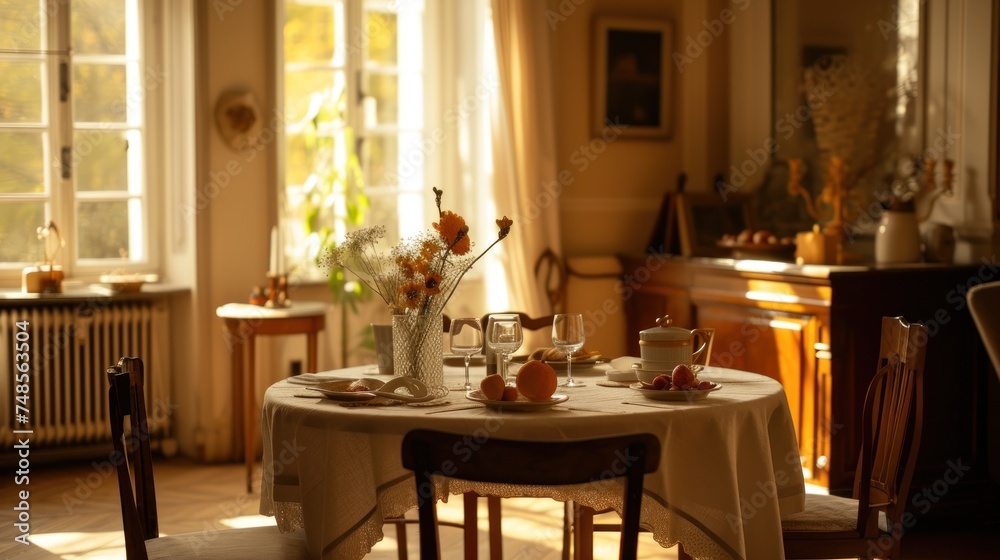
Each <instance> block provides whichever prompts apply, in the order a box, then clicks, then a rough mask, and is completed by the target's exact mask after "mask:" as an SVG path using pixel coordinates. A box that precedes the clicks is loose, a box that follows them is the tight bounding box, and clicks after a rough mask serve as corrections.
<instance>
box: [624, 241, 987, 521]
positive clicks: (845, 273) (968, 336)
mask: <svg viewBox="0 0 1000 560" xmlns="http://www.w3.org/2000/svg"><path fill="white" fill-rule="evenodd" d="M619 259H620V261H621V262H622V265H623V267H622V269H623V277H622V281H621V283H620V284H619V285H618V287H617V289H618V291H619V293H620V294H621V295H622V297H623V300H624V309H625V312H626V316H627V319H626V322H627V326H628V327H627V328H628V336H627V340H629V341H630V342H629V344H630V348H629V353H630V355H635V356H638V355H639V342H638V341H639V336H638V332H639V331H640V330H643V329H646V328H650V327H652V326H654V324H655V320H656V318H657V317H661V316H663V315H667V314H669V315H670V316H671V318H673V320H674V324H675V325H680V326H684V327H690V328H694V327H701V328H714V329H715V332H716V334H715V338H714V342H713V348H712V355H711V363H712V364H713V365H719V366H726V367H733V368H737V369H743V370H748V371H753V372H757V373H761V374H764V375H767V376H769V377H772V378H774V379H776V380H778V381H779V382H781V384H782V385H783V386H784V387H785V391H786V394H787V397H788V404H789V406H790V407H791V411H792V415H793V417H794V418H795V419H796V422H797V425H796V430H797V434H798V438H799V448H800V451H801V459H802V465H803V469H804V470H805V473H806V477H807V479H809V480H810V481H811V482H814V483H816V484H820V485H823V486H826V487H828V488H829V489H830V491H831V493H835V494H838V495H844V496H850V495H851V492H852V489H853V485H854V473H855V468H856V466H857V458H858V451H859V449H860V441H861V439H860V438H861V431H860V426H859V418H860V416H861V408H862V405H863V402H864V397H865V392H866V390H867V388H868V384H869V382H870V380H871V379H872V377H873V376H874V374H875V369H876V362H877V357H878V350H879V342H880V337H879V335H880V329H881V318H882V317H883V316H903V317H904V318H906V319H907V320H909V321H911V322H922V323H925V324H926V325H927V326H928V328H929V332H930V340H928V344H929V346H928V349H927V362H926V369H925V371H926V375H925V393H924V394H925V399H924V419H925V420H924V429H923V439H922V445H921V448H920V455H919V462H918V466H917V471H916V473H915V476H914V481H913V485H912V492H911V499H912V500H913V502H912V503H911V509H913V510H915V513H918V514H928V513H929V512H930V511H933V513H931V515H935V514H947V513H949V512H954V511H959V510H961V511H963V512H967V511H968V509H967V508H969V507H970V506H975V507H976V508H978V507H985V505H986V504H987V503H989V502H995V500H996V496H997V487H996V484H995V483H994V482H992V481H991V480H990V477H989V468H988V465H987V464H986V461H987V455H988V453H987V446H988V444H989V441H988V435H987V425H986V418H987V385H988V381H989V379H990V376H992V375H993V373H992V370H991V366H990V365H989V360H988V358H987V357H986V354H985V350H984V349H983V348H982V342H981V341H980V338H979V336H978V333H977V331H976V329H975V326H974V324H973V322H972V318H971V316H970V315H969V312H968V308H967V306H966V304H965V297H964V290H965V289H967V286H969V285H970V283H972V284H973V285H974V284H976V283H979V282H980V281H985V280H988V279H991V278H992V279H1000V271H998V270H997V269H996V268H995V265H988V264H981V265H979V266H944V265H925V264H914V265H903V266H900V265H897V266H891V267H890V266H881V267H879V266H795V265H792V264H785V263H769V262H761V261H734V260H731V259H706V258H682V257H671V256H665V255H653V254H647V255H634V256H633V255H622V256H620V257H619ZM966 467H968V470H966ZM950 471H961V472H958V474H953V473H951V472H950ZM942 481H944V482H942ZM925 491H926V492H925ZM974 509H975V508H974Z"/></svg>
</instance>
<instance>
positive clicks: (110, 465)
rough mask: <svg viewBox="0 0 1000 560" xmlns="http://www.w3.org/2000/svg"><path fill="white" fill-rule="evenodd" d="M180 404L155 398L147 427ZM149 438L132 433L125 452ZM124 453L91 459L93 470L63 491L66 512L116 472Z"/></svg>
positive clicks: (70, 511)
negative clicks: (102, 458) (97, 459)
mask: <svg viewBox="0 0 1000 560" xmlns="http://www.w3.org/2000/svg"><path fill="white" fill-rule="evenodd" d="M179 408H180V405H179V404H177V403H173V402H170V401H167V400H165V399H162V398H161V399H157V400H156V402H155V403H153V407H152V411H151V413H149V414H147V424H146V425H147V429H148V427H149V426H151V425H157V424H163V423H166V421H167V420H169V419H170V417H171V416H173V413H174V411H175V410H177V409H179ZM149 438H150V434H149V432H148V431H147V432H142V433H139V434H132V435H130V436H129V437H127V438H126V440H125V441H126V446H125V453H126V454H129V453H132V452H133V451H135V449H136V448H137V447H138V446H139V443H140V442H142V441H148V440H149ZM125 461H126V457H125V455H121V454H119V453H118V451H112V452H111V453H109V454H108V458H107V459H104V460H102V461H93V462H92V463H91V464H90V465H91V466H92V467H93V468H94V472H92V473H90V474H88V475H87V476H86V477H83V478H81V477H76V488H75V489H74V490H73V493H72V494H70V493H69V492H63V495H62V503H63V507H64V508H66V513H73V508H74V507H76V506H78V505H83V503H84V501H85V500H88V499H90V497H91V496H93V495H94V491H95V490H97V489H98V488H100V487H101V486H102V485H103V484H104V482H105V481H106V480H107V479H108V477H110V476H111V475H113V474H116V473H117V472H118V466H119V465H121V464H123V463H125Z"/></svg>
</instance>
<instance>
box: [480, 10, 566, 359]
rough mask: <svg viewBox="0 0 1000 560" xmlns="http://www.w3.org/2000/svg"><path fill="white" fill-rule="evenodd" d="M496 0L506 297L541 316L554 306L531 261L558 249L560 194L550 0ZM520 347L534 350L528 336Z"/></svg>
mask: <svg viewBox="0 0 1000 560" xmlns="http://www.w3.org/2000/svg"><path fill="white" fill-rule="evenodd" d="M491 5H492V12H493V13H492V17H493V34H494V41H495V44H496V60H497V75H498V82H499V84H498V90H497V95H496V99H495V103H494V105H493V115H492V125H493V127H492V144H493V166H494V168H493V185H494V198H495V200H496V207H497V209H498V212H499V213H501V214H502V213H507V215H508V216H509V217H510V218H511V219H513V220H514V227H513V229H512V230H511V234H510V236H509V237H508V238H507V239H506V240H504V242H503V243H502V244H501V245H503V246H504V253H503V257H504V259H505V261H506V262H505V263H504V267H503V269H504V271H503V272H504V275H505V277H506V280H507V291H508V293H509V298H510V299H509V302H508V303H509V306H510V307H511V308H514V309H517V310H520V311H524V312H525V313H528V314H529V315H532V316H537V315H544V314H547V313H548V312H549V305H548V301H547V299H546V297H545V293H544V291H543V289H542V287H541V285H540V284H539V283H538V282H537V281H536V280H535V277H534V265H535V261H536V260H537V259H538V257H539V255H541V254H542V253H543V252H544V251H545V249H546V248H551V249H552V250H553V251H555V252H556V253H557V254H561V241H560V236H559V197H560V195H561V194H562V187H560V186H559V184H558V182H557V180H556V177H557V173H558V169H557V165H556V153H555V130H554V127H555V123H554V122H553V113H554V111H553V103H554V101H553V97H554V95H553V87H552V81H553V80H552V63H551V57H550V52H551V51H550V47H549V39H550V36H549V33H550V30H549V28H548V25H547V22H546V19H545V6H546V3H545V2H538V1H537V0H492V1H491ZM526 334H527V333H526ZM544 334H545V336H546V337H547V336H548V333H544ZM523 348H525V349H528V348H530V347H529V343H528V342H527V340H526V342H525V345H524V346H523Z"/></svg>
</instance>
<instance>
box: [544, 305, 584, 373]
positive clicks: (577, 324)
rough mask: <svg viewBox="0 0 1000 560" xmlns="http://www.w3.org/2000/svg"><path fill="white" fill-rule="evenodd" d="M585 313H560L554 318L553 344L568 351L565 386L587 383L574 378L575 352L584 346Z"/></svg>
mask: <svg viewBox="0 0 1000 560" xmlns="http://www.w3.org/2000/svg"><path fill="white" fill-rule="evenodd" d="M585 339H586V336H585V335H584V333H583V315H581V314H579V313H559V314H557V315H556V316H555V318H553V319H552V344H553V345H555V347H556V348H558V349H560V350H562V351H563V352H565V353H566V381H565V382H564V383H563V384H562V386H563V387H583V386H584V385H585V383H583V382H582V381H576V380H575V379H573V354H575V353H576V351H577V350H579V349H581V348H583V342H584V340H585Z"/></svg>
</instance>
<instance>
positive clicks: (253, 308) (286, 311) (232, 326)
mask: <svg viewBox="0 0 1000 560" xmlns="http://www.w3.org/2000/svg"><path fill="white" fill-rule="evenodd" d="M326 308H327V304H325V303H321V302H313V301H301V302H292V304H291V306H289V307H283V308H271V307H262V306H259V305H250V304H248V303H227V304H226V305H223V306H221V307H219V308H218V309H216V310H215V314H216V315H218V316H219V317H221V318H222V319H223V321H224V322H225V335H226V342H227V344H228V346H229V354H230V359H231V361H232V375H233V393H232V398H233V457H234V459H238V457H239V454H240V453H239V451H240V447H241V445H240V432H241V431H242V432H243V434H242V436H243V437H242V448H243V459H244V461H246V465H247V492H248V493H249V492H251V491H252V486H253V463H254V451H255V449H256V445H255V444H256V441H257V438H256V434H257V411H256V408H257V407H256V395H255V394H254V387H255V383H256V381H255V378H256V372H255V371H254V367H255V366H254V350H255V348H256V346H255V341H254V338H255V337H256V336H257V335H284V334H304V335H306V336H307V337H308V346H307V350H308V355H307V357H306V370H307V371H309V372H313V373H315V372H316V334H317V333H318V332H319V331H321V330H323V328H324V327H325V326H326ZM244 355H245V362H244ZM244 363H245V365H244ZM237 403H242V407H241V406H237Z"/></svg>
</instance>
